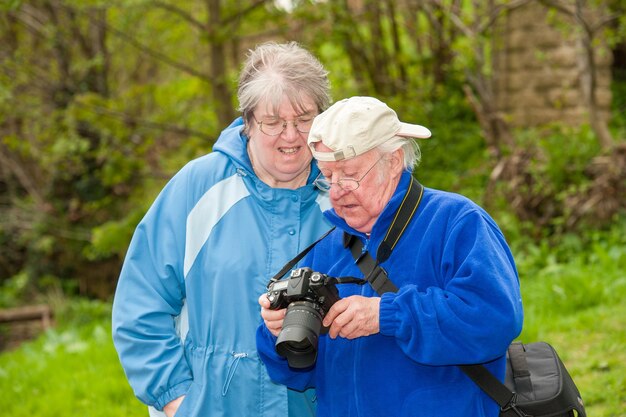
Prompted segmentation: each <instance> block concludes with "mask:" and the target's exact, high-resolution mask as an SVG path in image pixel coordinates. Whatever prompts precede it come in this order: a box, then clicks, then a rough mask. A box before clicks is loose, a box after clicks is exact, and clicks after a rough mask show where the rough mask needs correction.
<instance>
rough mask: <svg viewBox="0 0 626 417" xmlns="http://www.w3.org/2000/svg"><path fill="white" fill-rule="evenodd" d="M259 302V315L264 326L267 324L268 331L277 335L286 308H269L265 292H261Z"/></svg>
mask: <svg viewBox="0 0 626 417" xmlns="http://www.w3.org/2000/svg"><path fill="white" fill-rule="evenodd" d="M259 304H260V305H261V317H263V321H264V322H265V326H267V328H268V329H269V331H270V333H272V334H273V335H274V336H276V337H278V334H279V333H280V331H281V330H282V328H283V320H284V319H285V314H287V309H286V308H282V309H280V310H270V300H268V299H267V294H262V295H261V296H260V297H259Z"/></svg>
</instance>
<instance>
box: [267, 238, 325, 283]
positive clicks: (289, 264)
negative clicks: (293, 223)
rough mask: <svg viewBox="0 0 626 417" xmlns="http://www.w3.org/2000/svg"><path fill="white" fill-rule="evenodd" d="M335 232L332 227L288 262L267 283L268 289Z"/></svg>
mask: <svg viewBox="0 0 626 417" xmlns="http://www.w3.org/2000/svg"><path fill="white" fill-rule="evenodd" d="M333 230H335V227H334V226H333V227H331V228H330V230H329V231H327V232H326V233H324V234H323V235H322V236H321V237H320V238H319V239H317V240H316V241H315V242H313V243H311V244H310V245H309V246H307V247H306V248H305V249H304V250H303V251H302V252H300V253H299V254H297V255H296V257H295V258H293V259H292V260H290V261H289V262H287V263H286V264H285V266H283V267H282V269H281V270H280V271H278V272H277V273H276V275H274V276H273V277H272V278H271V279H270V282H268V283H267V288H269V287H270V285H272V284H273V283H274V282H276V281H278V280H280V279H281V278H282V277H283V276H284V275H285V274H286V273H287V272H289V271H291V269H292V268H293V267H294V266H295V265H296V264H297V263H298V262H299V261H300V259H302V258H304V255H306V254H307V253H309V252H310V251H311V249H313V247H314V246H315V245H317V244H318V242H319V241H320V240H322V239H324V238H325V237H326V236H328V235H329V234H330V232H332V231H333Z"/></svg>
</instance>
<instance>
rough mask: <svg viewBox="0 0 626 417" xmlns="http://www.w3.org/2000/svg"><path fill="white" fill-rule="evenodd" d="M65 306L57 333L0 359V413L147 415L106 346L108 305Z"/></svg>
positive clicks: (110, 347) (108, 338) (108, 343)
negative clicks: (0, 410) (0, 411)
mask: <svg viewBox="0 0 626 417" xmlns="http://www.w3.org/2000/svg"><path fill="white" fill-rule="evenodd" d="M70 304H72V306H71V307H67V308H66V310H71V312H70V311H66V312H65V313H63V314H61V315H60V316H58V317H57V321H58V322H59V324H58V327H57V328H55V329H52V330H49V331H47V332H46V333H45V334H44V335H42V336H41V337H40V338H39V339H38V340H36V341H34V342H30V343H26V344H24V345H23V346H22V347H21V348H20V349H18V350H16V351H12V352H5V353H3V354H2V355H0V390H2V393H3V395H2V396H0V407H2V408H3V409H4V410H5V411H6V412H8V413H10V414H11V415H13V416H15V417H27V416H29V417H30V416H40V417H45V416H59V415H65V414H67V413H68V410H69V409H71V412H70V413H71V414H73V415H80V416H90V417H104V416H144V415H146V414H147V409H146V407H145V406H143V405H142V404H141V403H140V402H139V401H137V400H136V399H135V398H134V396H133V393H132V390H131V389H130V387H129V385H128V383H127V382H126V379H125V377H124V372H123V371H122V368H121V366H120V365H119V361H118V359H117V355H116V353H115V350H114V348H113V345H112V342H111V331H110V327H111V326H110V321H109V319H108V317H109V316H110V305H107V304H100V303H95V302H87V301H85V300H78V301H76V302H72V303H70ZM105 313H106V315H105Z"/></svg>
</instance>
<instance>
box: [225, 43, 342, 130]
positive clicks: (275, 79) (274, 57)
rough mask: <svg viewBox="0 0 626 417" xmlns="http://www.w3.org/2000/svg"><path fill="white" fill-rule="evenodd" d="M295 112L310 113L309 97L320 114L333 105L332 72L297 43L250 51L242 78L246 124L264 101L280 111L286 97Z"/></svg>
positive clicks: (268, 45)
mask: <svg viewBox="0 0 626 417" xmlns="http://www.w3.org/2000/svg"><path fill="white" fill-rule="evenodd" d="M285 96H286V97H287V98H288V99H289V101H290V102H291V105H292V106H293V107H294V109H296V110H299V111H303V112H304V111H305V110H308V109H306V108H305V106H304V100H305V98H309V99H311V100H313V102H314V103H315V105H316V106H317V111H318V112H319V113H321V112H323V111H324V110H326V109H327V108H328V106H330V102H331V97H330V82H329V80H328V71H326V69H325V68H324V66H323V65H322V64H321V62H320V61H319V60H318V59H317V58H315V57H314V56H313V54H311V53H310V52H309V51H307V50H306V49H304V48H303V47H301V46H300V45H299V44H298V43H297V42H287V43H276V42H267V43H263V44H261V45H259V46H257V47H256V48H255V49H253V50H250V51H249V53H248V57H247V60H246V62H245V63H244V65H243V68H242V70H241V74H240V75H239V89H238V91H237V98H238V100H239V108H238V110H239V111H240V112H241V113H242V115H243V118H244V121H245V122H246V133H247V130H248V126H249V123H250V121H251V118H252V111H254V109H255V108H256V107H257V106H258V104H259V103H260V102H262V101H265V102H266V103H267V104H268V105H270V106H271V107H272V108H273V110H274V111H276V112H277V111H278V108H279V107H280V104H281V102H282V100H283V98H284V97H285Z"/></svg>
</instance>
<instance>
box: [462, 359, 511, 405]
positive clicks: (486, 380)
mask: <svg viewBox="0 0 626 417" xmlns="http://www.w3.org/2000/svg"><path fill="white" fill-rule="evenodd" d="M459 368H461V370H462V371H463V372H465V375H467V376H468V377H469V378H470V379H471V380H472V381H474V382H475V383H476V385H478V386H479V387H480V389H482V390H483V391H485V393H487V395H489V396H490V397H491V398H492V399H493V400H494V401H495V402H496V403H498V405H499V406H500V409H501V410H502V411H505V410H506V409H507V407H510V404H511V403H512V402H513V403H514V401H513V400H514V399H515V394H514V393H513V392H511V390H510V389H508V388H507V387H506V386H505V385H504V384H503V383H502V382H500V380H499V379H498V378H496V377H495V376H494V375H493V374H492V373H491V372H489V370H488V369H487V368H485V367H484V366H483V365H459ZM500 415H501V416H504V415H506V414H500ZM512 415H515V414H512Z"/></svg>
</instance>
